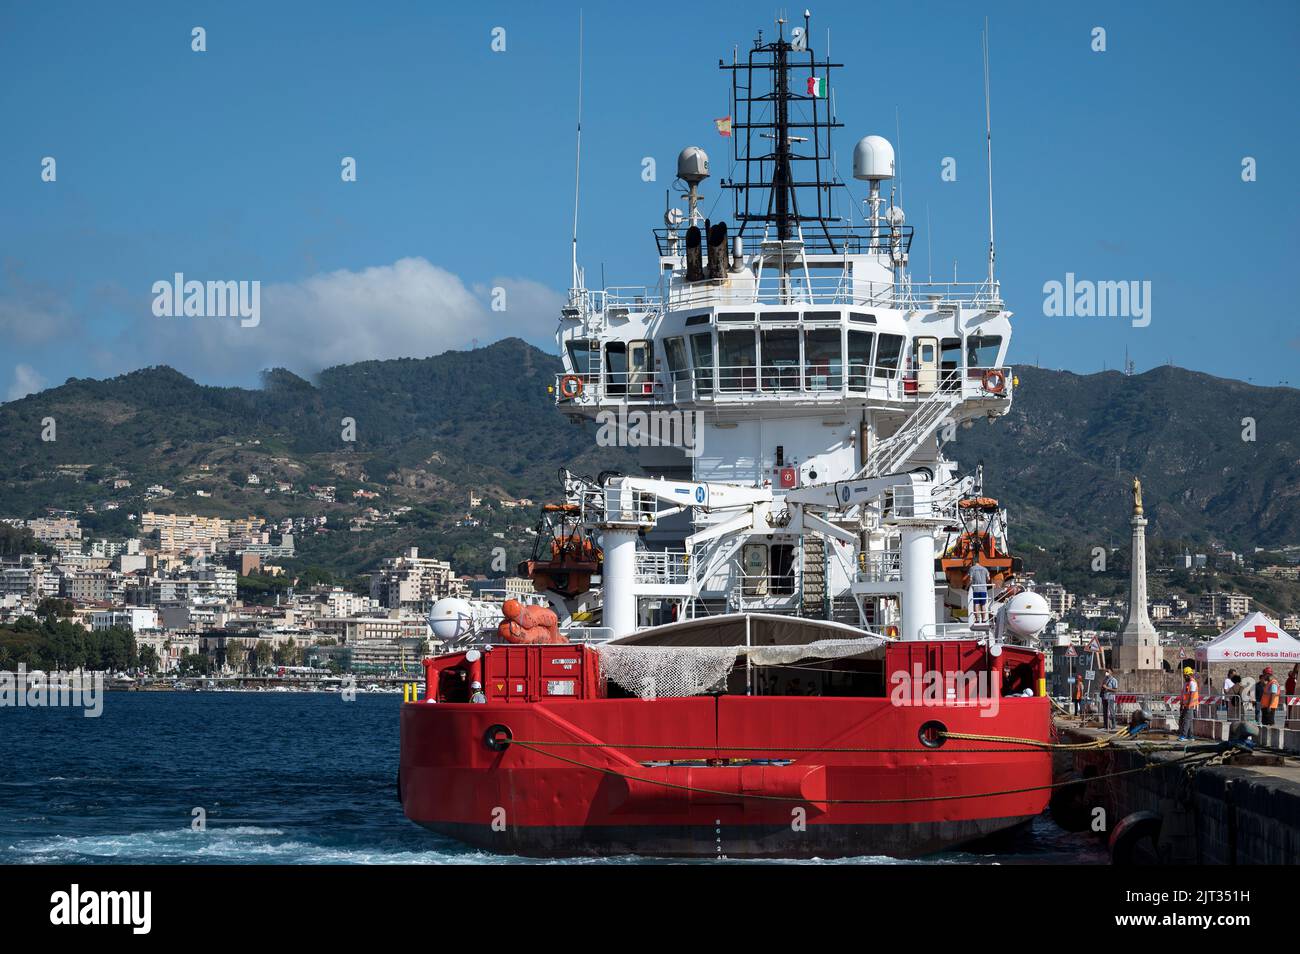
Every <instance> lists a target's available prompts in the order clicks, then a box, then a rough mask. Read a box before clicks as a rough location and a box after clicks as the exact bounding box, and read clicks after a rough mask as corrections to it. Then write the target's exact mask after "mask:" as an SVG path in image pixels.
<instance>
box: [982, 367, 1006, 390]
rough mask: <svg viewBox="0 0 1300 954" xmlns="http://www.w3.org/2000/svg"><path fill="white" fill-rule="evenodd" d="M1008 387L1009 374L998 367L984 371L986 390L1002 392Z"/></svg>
mask: <svg viewBox="0 0 1300 954" xmlns="http://www.w3.org/2000/svg"><path fill="white" fill-rule="evenodd" d="M1006 389H1007V376H1006V375H1005V374H1003V373H1002V372H1001V371H999V370H998V369H997V368H989V369H988V370H987V371H985V372H984V390H985V391H988V392H989V394H1001V393H1003V392H1004V391H1006Z"/></svg>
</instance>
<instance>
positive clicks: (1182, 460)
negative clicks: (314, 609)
mask: <svg viewBox="0 0 1300 954" xmlns="http://www.w3.org/2000/svg"><path fill="white" fill-rule="evenodd" d="M559 370H560V361H559V358H558V357H556V356H554V355H551V354H547V353H545V352H543V351H540V350H538V349H537V348H534V347H533V346H531V345H529V344H527V343H525V342H523V341H521V340H519V339H513V338H512V339H506V340H503V341H499V342H496V343H495V344H492V345H489V346H487V347H484V348H479V349H476V350H473V351H451V352H447V353H444V354H441V355H437V356H435V357H429V358H418V359H416V358H407V359H398V360H388V361H365V362H360V363H357V364H350V365H343V366H339V367H334V368H330V369H328V370H326V371H323V372H321V373H320V374H319V375H318V376H317V378H316V379H315V380H314V381H308V380H305V379H303V378H301V377H299V376H296V375H294V374H291V373H290V372H287V371H284V370H275V371H270V372H268V373H266V374H265V375H264V381H263V386H262V387H261V388H260V389H246V388H235V387H212V386H205V385H201V384H198V383H196V382H194V381H193V380H191V379H189V378H188V377H186V376H185V375H183V374H181V373H179V372H177V371H175V370H173V369H171V368H168V367H154V368H146V369H143V370H140V371H135V372H132V373H130V374H124V375H121V376H119V377H116V378H111V379H107V380H90V379H70V380H68V381H67V382H66V383H65V384H63V385H60V386H58V387H54V388H51V389H49V390H46V391H42V392H40V393H37V394H33V395H30V396H28V397H26V398H23V399H21V400H18V401H12V402H9V403H7V404H3V405H0V516H11V517H14V516H18V517H30V516H38V515H41V514H43V513H44V512H45V510H46V509H47V508H59V509H69V510H81V509H83V508H84V507H85V506H86V505H87V504H90V505H91V506H92V507H93V508H94V511H95V513H94V514H93V515H88V516H86V517H85V518H84V521H83V522H86V523H87V524H88V525H89V526H90V527H91V528H92V529H98V530H101V531H104V532H115V531H120V532H129V529H130V528H129V521H127V514H128V513H134V512H139V511H140V510H143V509H155V510H170V511H178V512H195V513H205V514H211V515H222V516H235V515H244V514H249V513H256V514H260V515H264V516H268V517H282V516H288V515H304V514H325V515H327V516H328V517H329V518H330V521H329V525H330V526H331V527H333V528H334V530H335V532H331V533H329V534H325V535H322V536H319V537H312V538H310V539H306V540H302V541H300V557H301V558H302V559H303V560H309V561H311V562H312V563H314V564H318V565H320V566H323V567H328V568H330V569H332V570H335V571H337V572H339V573H341V574H353V573H357V572H364V571H366V570H368V569H370V568H372V567H373V566H374V565H375V563H377V561H378V560H379V559H380V558H381V557H383V556H390V555H393V554H394V553H396V552H397V549H398V548H399V547H403V546H408V545H416V546H421V547H422V548H424V549H425V550H426V551H428V552H431V553H433V554H436V555H438V556H441V557H443V558H450V559H452V560H453V561H454V562H455V563H456V565H457V568H458V569H462V570H463V571H466V572H468V571H471V570H490V569H491V562H492V554H493V548H494V547H498V546H504V547H505V549H506V550H507V552H508V567H509V568H513V565H514V563H515V562H516V561H517V560H519V559H522V558H523V557H524V556H526V555H527V554H526V552H524V551H525V550H526V549H527V548H528V546H530V544H529V543H528V540H527V536H526V534H525V533H524V528H525V527H526V526H528V525H531V523H532V522H533V520H534V519H535V517H536V508H535V507H529V506H522V507H513V508H511V507H506V506H504V505H501V504H500V503H499V502H498V501H500V500H509V501H515V500H518V499H520V498H527V499H530V500H532V501H536V502H538V503H540V502H542V501H543V500H548V499H553V498H554V497H555V496H556V494H557V493H558V492H559V489H560V488H559V484H558V482H557V473H558V471H559V470H560V469H561V468H562V467H565V466H567V467H569V468H570V469H572V470H575V471H578V472H582V473H589V474H595V473H597V472H599V471H601V470H605V469H615V470H623V471H632V472H634V471H635V464H634V462H633V459H632V456H631V452H629V451H625V450H621V449H618V448H601V447H598V446H597V445H596V442H595V440H594V433H595V432H594V426H591V425H587V426H581V425H574V424H572V423H570V422H569V421H568V420H567V419H566V417H565V416H564V415H563V414H561V413H559V412H557V411H556V409H555V407H554V398H553V396H552V395H551V394H550V393H548V387H549V386H551V385H553V383H554V380H555V378H554V376H555V374H556V373H557V372H558V371H559ZM1015 373H1016V376H1017V385H1016V387H1015V399H1014V402H1013V405H1012V409H1011V411H1010V413H1009V414H1007V415H1006V416H1005V417H1002V418H999V419H997V420H995V421H979V422H977V423H976V424H974V426H972V427H970V428H967V429H959V430H958V432H957V436H956V439H955V441H953V442H952V443H951V444H950V445H948V447H947V451H948V453H949V455H950V456H952V457H955V458H956V459H957V460H958V461H960V462H961V464H962V465H963V468H964V469H966V470H969V469H971V468H973V467H974V466H975V465H976V464H978V463H982V464H983V465H984V469H985V470H984V472H985V491H986V493H988V494H991V495H993V496H997V497H999V498H1000V499H1001V500H1002V501H1003V503H1004V504H1005V505H1007V506H1008V507H1009V508H1010V509H1011V511H1012V526H1013V531H1014V533H1015V534H1016V539H1019V540H1020V541H1022V542H1023V543H1025V544H1028V545H1032V546H1034V547H1040V548H1044V549H1057V550H1059V549H1060V548H1061V547H1063V546H1066V545H1069V546H1076V545H1077V546H1084V545H1086V546H1094V545H1105V546H1123V545H1126V543H1127V539H1128V532H1129V531H1128V517H1129V511H1130V506H1131V480H1132V476H1133V475H1135V474H1136V475H1139V476H1140V477H1141V479H1142V484H1143V488H1144V497H1145V503H1146V512H1147V516H1148V519H1149V520H1150V521H1151V524H1150V526H1149V527H1148V536H1149V537H1150V538H1153V539H1164V540H1166V541H1169V540H1177V541H1185V543H1186V544H1187V545H1189V546H1192V545H1201V544H1208V543H1211V542H1214V543H1218V544H1220V545H1223V546H1227V547H1232V548H1234V549H1238V550H1245V551H1247V552H1249V551H1251V550H1253V548H1254V547H1255V546H1265V547H1278V546H1282V545H1285V544H1291V543H1300V391H1297V390H1295V389H1291V388H1282V387H1275V388H1265V387H1257V386H1254V385H1251V384H1246V383H1242V382H1239V381H1232V380H1226V379H1222V378H1216V377H1213V376H1210V375H1207V374H1202V373H1198V372H1193V371H1187V370H1183V369H1180V368H1176V367H1159V368H1155V369H1152V370H1150V371H1147V372H1144V373H1142V374H1133V375H1125V374H1121V373H1119V372H1105V373H1100V374H1089V375H1079V374H1074V373H1071V372H1068V371H1053V370H1047V369H1041V368H1036V367H1032V366H1030V367H1018V368H1017V369H1016V372H1015ZM51 424H52V429H51ZM51 436H52V437H53V440H50V439H43V438H49V437H51ZM349 437H351V438H352V439H348V438H349ZM249 474H256V475H257V483H256V484H250V483H249V480H248V475H249ZM126 481H129V482H130V486H129V487H127V486H125V485H124V484H125V482H126ZM281 484H286V485H289V487H290V488H291V489H290V490H288V491H286V492H281V491H280V490H279V489H277V488H278V487H279V486H280V485H281ZM151 485H161V486H163V487H165V488H167V489H168V490H170V491H172V495H171V496H161V497H160V496H154V497H153V498H152V499H149V500H144V499H142V494H143V492H144V491H145V489H146V488H147V487H149V486H151ZM312 485H316V486H318V487H319V486H325V485H331V486H334V487H335V488H336V491H335V493H336V502H333V503H330V502H326V501H322V500H319V499H317V498H316V497H314V496H312V494H311V492H310V487H311V486H312ZM199 491H202V492H203V493H202V495H200V494H199V493H198V492H199ZM267 491H270V492H269V493H268V492H267ZM356 491H362V496H363V497H365V499H364V500H362V499H357V498H354V497H353V494H354V493H355V492H356ZM471 492H473V493H475V494H476V495H478V496H481V497H483V498H484V500H485V501H486V502H487V503H488V504H489V505H490V506H489V507H488V508H487V509H482V510H480V511H476V512H475V513H473V514H471V516H473V517H474V521H477V525H474V521H470V522H469V524H468V525H466V521H465V517H466V515H467V510H468V507H469V495H470V493H471ZM368 494H377V495H378V496H377V497H374V498H369V497H366V495H368ZM110 502H112V503H116V504H117V506H116V507H111V508H106V507H105V506H104V505H105V504H106V503H110ZM363 506H374V507H375V508H376V509H378V510H380V511H388V510H391V509H392V508H394V507H409V508H410V510H409V511H403V512H402V513H401V515H400V516H399V517H398V518H397V519H396V520H395V522H391V523H385V524H381V525H380V526H378V527H375V528H373V529H370V530H365V529H362V530H358V531H355V532H353V531H349V530H348V522H349V520H350V519H351V518H352V517H353V516H355V515H356V514H358V513H359V512H360V509H361V507H363ZM458 523H459V524H461V525H459V526H458V525H457V524H458ZM1031 562H1032V561H1031Z"/></svg>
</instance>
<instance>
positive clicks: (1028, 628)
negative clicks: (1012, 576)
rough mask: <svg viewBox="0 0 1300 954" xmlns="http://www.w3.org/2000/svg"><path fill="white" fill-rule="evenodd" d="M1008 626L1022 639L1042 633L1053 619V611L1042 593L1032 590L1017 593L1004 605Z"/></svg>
mask: <svg viewBox="0 0 1300 954" xmlns="http://www.w3.org/2000/svg"><path fill="white" fill-rule="evenodd" d="M1002 612H1004V613H1005V614H1006V622H1007V628H1008V629H1009V630H1011V632H1013V633H1015V634H1016V635H1017V636H1019V637H1021V638H1022V639H1030V638H1032V637H1034V636H1037V635H1038V634H1039V633H1041V632H1042V631H1043V629H1044V627H1046V626H1047V624H1048V623H1049V622H1051V619H1052V611H1051V609H1050V608H1049V607H1048V605H1047V600H1045V599H1044V598H1043V597H1042V595H1041V594H1038V593H1035V592H1033V591H1032V590H1026V591H1025V592H1023V593H1017V594H1016V595H1015V596H1013V597H1011V599H1010V600H1008V601H1007V603H1006V605H1005V606H1003V607H1002Z"/></svg>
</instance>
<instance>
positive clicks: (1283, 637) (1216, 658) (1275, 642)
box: [1196, 613, 1300, 665]
mask: <svg viewBox="0 0 1300 954" xmlns="http://www.w3.org/2000/svg"><path fill="white" fill-rule="evenodd" d="M1196 662H1197V663H1198V664H1199V665H1205V664H1206V663H1256V662H1260V663H1268V662H1288V663H1300V640H1298V639H1296V638H1295V637H1294V636H1292V635H1290V634H1289V633H1288V632H1287V631H1286V630H1284V629H1283V628H1282V627H1281V626H1278V625H1277V623H1275V622H1273V621H1272V620H1271V619H1269V618H1268V617H1267V616H1265V615H1264V614H1263V613H1251V614H1250V615H1249V616H1247V617H1246V618H1245V619H1243V620H1242V621H1241V622H1239V623H1237V624H1236V625H1235V626H1233V627H1232V628H1231V629H1229V630H1228V631H1227V632H1225V633H1222V634H1221V635H1219V636H1216V637H1215V638H1214V639H1212V640H1210V641H1209V642H1208V643H1206V644H1205V645H1204V646H1201V647H1199V648H1198V649H1197V650H1196Z"/></svg>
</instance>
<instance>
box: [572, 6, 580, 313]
mask: <svg viewBox="0 0 1300 954" xmlns="http://www.w3.org/2000/svg"><path fill="white" fill-rule="evenodd" d="M581 175H582V11H581V10H579V11H578V136H577V145H576V147H575V149H574V159H573V286H572V287H573V288H581V287H582V274H581V272H579V271H578V195H579V192H578V183H579V182H580V181H581Z"/></svg>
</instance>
